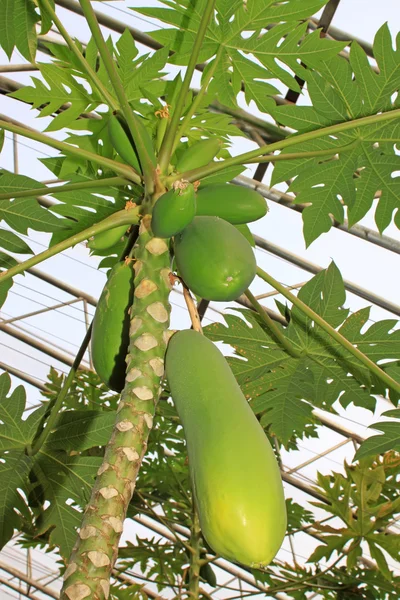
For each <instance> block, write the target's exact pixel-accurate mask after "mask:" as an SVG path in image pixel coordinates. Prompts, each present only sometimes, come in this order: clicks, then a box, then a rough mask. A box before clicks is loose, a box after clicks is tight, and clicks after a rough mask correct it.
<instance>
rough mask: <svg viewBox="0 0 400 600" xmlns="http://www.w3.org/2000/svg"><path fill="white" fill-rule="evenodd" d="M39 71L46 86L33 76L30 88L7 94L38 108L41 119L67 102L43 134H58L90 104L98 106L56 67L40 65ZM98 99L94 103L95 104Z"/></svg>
mask: <svg viewBox="0 0 400 600" xmlns="http://www.w3.org/2000/svg"><path fill="white" fill-rule="evenodd" d="M39 68H40V72H41V74H42V76H43V78H44V79H45V81H46V83H47V84H48V86H46V85H45V84H44V83H43V81H41V80H40V79H38V78H37V77H32V81H33V84H34V85H33V86H24V87H22V88H21V89H19V90H17V91H16V92H13V93H12V94H10V95H11V96H12V97H13V98H17V99H19V100H23V101H24V102H30V103H32V106H33V108H40V107H41V106H43V104H45V106H44V108H42V109H41V110H40V112H39V116H40V117H48V116H49V115H52V114H53V113H55V112H56V111H58V110H59V108H60V107H61V106H63V105H64V104H66V103H67V102H68V103H69V104H70V106H69V107H68V108H67V109H66V110H63V111H62V112H61V113H60V114H59V115H57V116H56V117H54V118H53V119H52V120H51V122H50V124H49V125H48V127H47V128H46V131H57V130H59V129H62V128H63V127H66V126H69V125H70V124H71V123H72V122H73V121H75V120H76V119H77V118H78V117H79V115H80V114H81V113H83V112H85V111H86V109H87V108H88V107H91V108H93V106H92V104H98V103H99V100H97V99H95V98H94V97H93V96H92V94H90V93H89V92H88V91H87V90H86V89H85V87H84V86H83V85H82V84H81V83H78V81H77V80H76V79H75V77H73V76H72V75H71V73H70V72H69V71H68V70H66V69H62V68H60V67H59V66H58V65H57V64H47V63H46V64H43V63H42V64H40V63H39ZM96 100H97V102H96Z"/></svg>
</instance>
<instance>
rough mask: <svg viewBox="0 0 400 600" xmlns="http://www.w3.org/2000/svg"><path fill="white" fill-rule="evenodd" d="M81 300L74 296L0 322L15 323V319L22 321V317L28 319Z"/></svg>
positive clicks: (4, 323)
mask: <svg viewBox="0 0 400 600" xmlns="http://www.w3.org/2000/svg"><path fill="white" fill-rule="evenodd" d="M81 300H82V298H75V299H74V300H69V301H68V302H60V303H59V304H53V305H52V306H46V308H41V309H40V310H34V311H32V312H29V313H25V314H23V315H19V316H18V317H12V318H11V319H5V320H2V321H1V323H3V325H9V324H10V323H15V322H16V321H22V320H23V319H28V318H29V317H36V316H37V315H42V314H43V313H47V312H51V311H52V310H55V309H57V308H63V307H64V306H70V305H71V304H75V303H76V302H80V301H81Z"/></svg>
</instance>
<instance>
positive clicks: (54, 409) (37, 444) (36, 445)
mask: <svg viewBox="0 0 400 600" xmlns="http://www.w3.org/2000/svg"><path fill="white" fill-rule="evenodd" d="M91 334H92V323H91V324H90V325H89V327H88V329H87V331H86V335H85V337H84V338H83V341H82V344H81V345H80V348H79V350H78V353H77V355H76V356H75V359H74V362H73V364H72V367H71V368H70V370H69V373H68V375H67V377H66V378H65V379H64V382H63V384H62V387H61V389H60V392H59V394H58V396H57V399H56V401H55V402H54V404H53V406H51V407H50V414H49V415H48V413H47V412H46V415H45V416H44V418H43V420H42V422H41V423H40V425H41V426H42V427H43V425H44V421H45V419H46V418H47V416H48V420H47V422H46V427H44V428H42V430H41V433H40V434H39V436H38V437H37V438H36V440H34V442H33V445H32V447H31V448H30V449H29V451H28V454H29V456H35V454H37V453H38V452H39V450H40V449H41V448H42V446H44V444H45V442H46V440H47V437H48V436H49V434H50V433H51V431H52V429H53V427H54V424H55V422H56V421H57V418H58V413H59V411H60V408H61V407H62V405H63V402H64V400H65V398H66V396H67V394H68V392H69V388H70V387H71V384H72V382H73V380H74V377H75V375H76V372H77V370H78V369H79V365H80V364H81V361H82V359H83V357H84V355H85V352H86V349H87V347H88V345H89V342H90V336H91Z"/></svg>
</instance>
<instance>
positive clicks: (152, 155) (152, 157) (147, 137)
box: [132, 113, 157, 167]
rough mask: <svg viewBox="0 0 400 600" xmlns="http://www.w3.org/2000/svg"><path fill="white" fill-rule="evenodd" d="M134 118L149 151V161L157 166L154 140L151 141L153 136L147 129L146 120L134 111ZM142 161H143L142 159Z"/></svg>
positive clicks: (144, 145)
mask: <svg viewBox="0 0 400 600" xmlns="http://www.w3.org/2000/svg"><path fill="white" fill-rule="evenodd" d="M132 119H133V121H134V122H135V125H136V128H137V132H138V134H139V135H140V137H141V139H142V143H143V147H144V149H145V151H146V153H147V159H148V162H150V164H151V165H153V167H156V166H157V158H156V155H155V153H154V148H153V142H152V141H151V137H150V134H149V132H148V131H147V129H146V127H145V125H144V122H143V121H144V120H145V119H143V118H142V117H139V116H138V115H137V114H135V113H132ZM140 162H141V161H140Z"/></svg>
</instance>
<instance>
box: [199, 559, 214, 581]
mask: <svg viewBox="0 0 400 600" xmlns="http://www.w3.org/2000/svg"><path fill="white" fill-rule="evenodd" d="M200 577H202V578H203V579H204V581H206V582H207V583H208V585H211V587H216V586H217V577H216V575H215V573H214V571H213V569H212V567H211V565H210V563H206V564H205V565H202V566H201V567H200Z"/></svg>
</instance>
